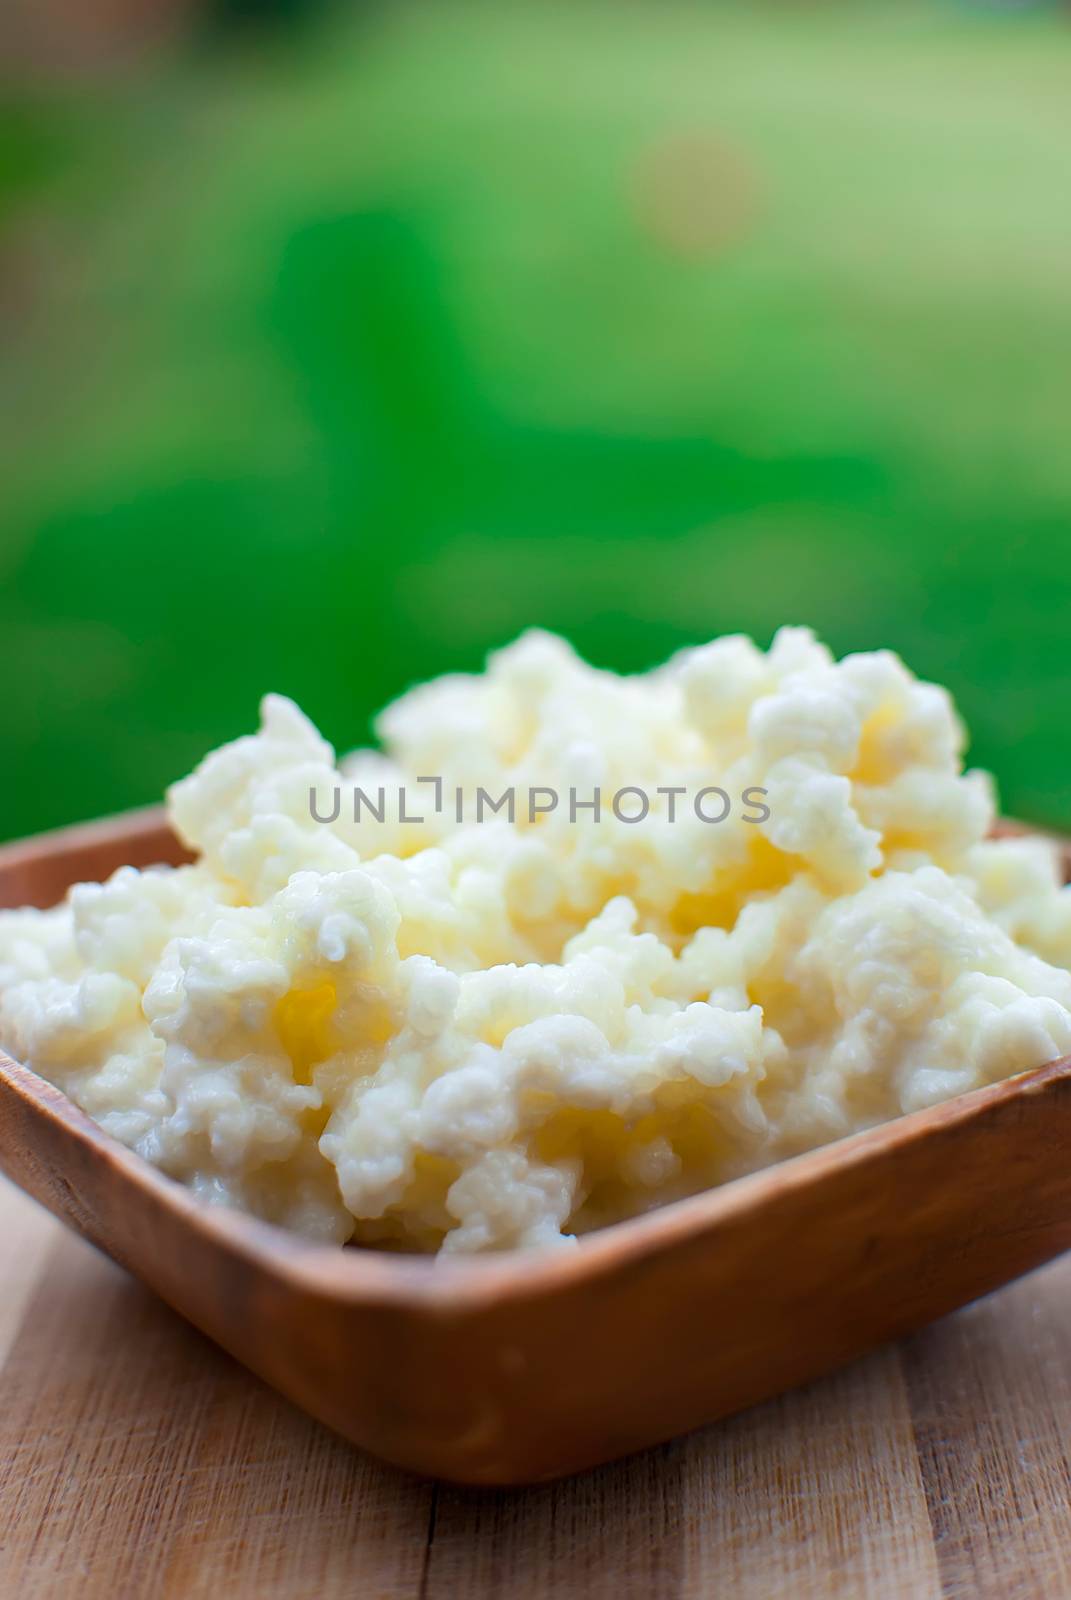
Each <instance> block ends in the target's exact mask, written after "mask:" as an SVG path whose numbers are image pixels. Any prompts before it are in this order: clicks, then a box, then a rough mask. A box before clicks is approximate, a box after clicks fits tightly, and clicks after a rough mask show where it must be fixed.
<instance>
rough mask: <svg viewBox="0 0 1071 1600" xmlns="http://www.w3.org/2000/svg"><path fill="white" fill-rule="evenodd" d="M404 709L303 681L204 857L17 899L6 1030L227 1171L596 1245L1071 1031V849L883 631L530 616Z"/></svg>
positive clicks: (189, 812)
mask: <svg viewBox="0 0 1071 1600" xmlns="http://www.w3.org/2000/svg"><path fill="white" fill-rule="evenodd" d="M379 733H380V735H381V740H382V745H383V750H382V752H358V753H357V754H356V755H354V756H352V757H350V758H348V759H347V760H346V761H345V762H343V763H342V771H341V772H340V771H339V769H338V768H336V766H335V763H334V756H333V752H332V751H331V749H330V747H329V746H327V745H326V744H325V743H324V741H323V740H322V739H321V738H320V736H319V735H318V734H317V732H316V730H315V729H314V728H313V727H312V725H311V724H310V723H309V722H308V721H307V720H306V719H305V718H304V717H303V716H302V714H301V713H300V711H298V709H297V708H296V707H295V706H294V705H293V704H292V703H291V702H289V701H287V700H284V699H281V698H280V697H276V696H269V697H268V699H267V700H265V702H264V705H263V707H262V720H261V727H260V730H259V732H258V733H257V734H255V735H253V736H251V737H248V738H243V739H239V740H237V741H236V742H235V743H233V744H231V745H228V746H225V747H224V748H223V749H222V750H220V751H217V752H216V753H215V754H213V755H211V756H209V757H208V758H207V759H206V760H205V761H204V762H203V763H202V764H201V765H200V767H198V768H197V770H196V771H195V772H194V773H193V774H192V775H191V776H190V777H189V778H186V779H184V780H183V781H182V782H180V783H178V784H176V785H175V786H174V787H173V789H172V790H171V792H170V794H169V797H168V803H169V811H170V815H171V819H172V823H173V826H174V827H175V829H176V832H177V833H178V834H179V835H180V837H181V838H182V839H183V840H184V841H185V842H186V843H187V844H188V845H189V846H190V848H191V849H192V850H193V851H195V852H196V853H197V856H198V860H197V862H196V864H195V865H192V866H185V867H179V868H157V869H152V870H149V871H144V872H137V871H135V870H134V869H132V868H123V869H121V870H120V871H119V872H117V873H116V874H115V875H114V876H113V877H112V878H111V879H110V880H109V881H108V882H107V883H106V884H103V885H93V884H86V885H80V886H78V887H77V888H75V889H74V890H72V891H71V893H70V895H69V897H68V900H67V902H66V903H65V904H64V905H62V906H60V907H57V908H56V909H54V910H52V911H47V912H39V911H32V910H25V911H15V912H5V913H0V1042H2V1043H3V1045H4V1047H5V1048H6V1049H8V1050H9V1051H10V1052H11V1054H13V1055H14V1056H15V1057H16V1058H18V1059H20V1060H22V1061H24V1062H25V1063H26V1064H27V1065H29V1066H30V1067H32V1068H34V1069H35V1070H36V1071H38V1072H39V1073H41V1074H42V1075H43V1076H45V1077H47V1078H49V1079H50V1080H51V1081H53V1082H54V1083H56V1084H57V1085H59V1087H61V1088H62V1089H63V1090H64V1091H65V1092H66V1093H68V1094H69V1095H70V1096H71V1097H72V1098H73V1099H74V1100H75V1101H76V1102H77V1103H78V1104H80V1105H81V1106H83V1107H84V1108H85V1110H86V1111H87V1112H89V1114H90V1115H92V1116H93V1117H95V1118H96V1119H97V1120H98V1121H99V1122H100V1123H101V1124H102V1125H103V1126H104V1127H105V1128H106V1129H107V1130H108V1131H109V1132H111V1133H112V1134H113V1135H115V1136H116V1137H117V1138H119V1139H121V1140H122V1141H123V1142H125V1143H126V1144H128V1145H130V1146H132V1147H133V1148H134V1149H136V1150H137V1151H138V1152H139V1153H140V1154H141V1155H143V1156H144V1157H145V1158H146V1159H148V1160H150V1161H152V1162H154V1163H156V1164H157V1165H158V1166H160V1167H161V1168H162V1169H163V1170H164V1171H166V1172H168V1173H170V1174H171V1175H172V1176H174V1177H177V1178H179V1179H181V1180H183V1181H185V1182H187V1183H189V1184H190V1185H192V1187H193V1188H194V1189H195V1191H197V1192H198V1193H199V1194H200V1195H202V1196H203V1197H204V1198H205V1199H206V1200H211V1201H219V1202H223V1203H227V1204H231V1205H235V1206H239V1207H242V1208H245V1209H247V1210H250V1211H252V1212H254V1213H256V1214H257V1215H260V1216H262V1217H265V1218H267V1219H269V1220H271V1221H274V1222H278V1223H281V1224H282V1225H284V1226H287V1227H291V1228H295V1229H298V1230H300V1231H302V1232H304V1233H306V1234H308V1235H310V1236H312V1237H314V1238H319V1239H327V1240H336V1241H338V1242H340V1243H341V1242H344V1241H346V1240H348V1239H352V1240H354V1241H355V1242H358V1243H367V1244H382V1245H389V1246H392V1247H397V1248H406V1249H416V1250H438V1249H443V1250H446V1251H479V1250H489V1249H502V1248H510V1247H514V1246H532V1245H556V1246H561V1245H563V1244H565V1245H568V1244H570V1243H571V1242H572V1241H573V1240H574V1239H575V1238H576V1237H577V1236H579V1235H580V1234H582V1233H584V1232H585V1231H587V1230H589V1229H591V1228H595V1227H598V1226H600V1225H603V1224H606V1223H608V1222H612V1221H616V1220H618V1219H620V1218H623V1217H627V1216H630V1215H634V1214H636V1213H638V1212H641V1211H644V1210H646V1209H648V1208H650V1207H651V1206H654V1205H659V1204H663V1203H665V1202H667V1201H669V1200H672V1199H675V1198H678V1197H680V1196H683V1195H686V1194H690V1193H693V1192H695V1191H697V1190H700V1189H703V1188H706V1187H709V1186H711V1185H714V1184H718V1183H721V1182H724V1181H726V1180H727V1179H729V1178H732V1177H735V1176H738V1175H740V1174H742V1173H745V1172H748V1171H751V1170H754V1169H755V1168H757V1167H761V1166H764V1165H767V1164H769V1163H771V1162H774V1161H777V1160H779V1159H781V1158H782V1157H784V1156H787V1155H790V1154H794V1153H797V1152H799V1151H802V1150H805V1149H809V1148H811V1147H814V1146H816V1145H819V1144H822V1143H825V1142H827V1141H829V1140H831V1139H836V1138H839V1137H841V1136H842V1135H844V1134H847V1133H850V1132H852V1131H855V1130H857V1129H860V1128H864V1127H867V1126H870V1125H873V1124H875V1123H878V1122H881V1121H884V1120H887V1119H889V1118H891V1117H895V1116H897V1115H899V1114H901V1113H903V1112H905V1111H910V1110H914V1109H917V1108H920V1107H923V1106H926V1105H930V1104H933V1103H935V1102H937V1101H939V1100H943V1099H947V1098H949V1097H951V1096H953V1095H956V1094H959V1093H962V1092H963V1091H965V1090H967V1089H971V1088H974V1087H977V1086H979V1085H981V1084H983V1083H986V1082H990V1081H992V1080H993V1079H994V1078H998V1077H1006V1076H1009V1075H1011V1074H1013V1073H1015V1072H1019V1071H1023V1070H1026V1069H1028V1068H1030V1067H1034V1066H1038V1065H1040V1064H1042V1063H1043V1062H1045V1061H1047V1060H1050V1059H1053V1058H1054V1057H1056V1056H1059V1055H1062V1054H1065V1053H1067V1052H1068V1051H1071V973H1069V972H1068V970H1067V968H1068V966H1069V965H1071V895H1069V892H1068V891H1067V890H1065V889H1064V888H1063V887H1062V884H1061V879H1060V873H1059V870H1058V864H1057V861H1056V858H1055V854H1054V852H1053V850H1052V849H1051V848H1050V847H1049V846H1048V845H1047V844H1046V843H1045V842H1044V841H1042V840H1038V839H1029V840H1027V839H1023V840H1002V841H994V840H991V839H988V838H987V834H988V833H989V831H990V828H991V824H992V821H993V813H994V805H993V798H992V794H991V788H990V785H989V782H988V780H987V779H986V778H985V777H984V775H982V774H978V773H964V772H963V771H962V763H961V751H962V744H963V734H962V729H961V727H960V724H959V722H958V720H957V718H956V715H955V713H954V710H953V707H952V705H951V702H950V700H949V698H948V696H947V694H946V693H945V692H944V691H943V690H942V689H939V688H937V687H935V686H933V685H930V684H924V683H920V682H919V681H917V680H916V679H915V678H914V677H913V676H912V675H911V674H910V673H909V672H908V671H907V669H906V668H905V667H904V666H903V665H902V663H901V662H900V661H899V660H898V659H897V658H896V657H895V656H893V655H891V654H890V653H888V652H876V653H871V654H861V655H855V656H850V657H847V658H845V659H844V660H842V661H840V662H835V661H834V660H833V659H832V657H831V656H830V654H829V652H828V651H827V650H826V649H825V648H824V647H823V646H822V645H820V644H819V643H818V642H817V641H816V640H815V639H814V637H813V636H812V635H811V634H810V633H809V632H807V631H806V630H803V629H783V630H782V631H781V632H780V633H779V634H778V635H777V637H776V638H775V640H774V643H773V645H772V646H771V648H770V650H769V652H765V653H764V652H762V651H760V650H759V649H757V648H756V647H755V646H754V645H753V644H752V643H751V642H750V641H748V640H746V639H743V638H739V637H730V638H724V639H719V640H715V641H714V642H713V643H712V644H709V645H706V646H703V647H702V648H700V649H697V650H693V651H687V652H684V653H683V654H681V655H680V656H678V657H676V658H674V659H673V660H671V661H670V662H669V663H667V664H666V665H665V666H664V667H662V668H660V669H658V670H657V671H655V672H651V673H648V674H644V675H640V676H635V677H629V678H619V677H616V676H615V675H613V674H610V673H602V672H596V671H594V670H592V669H591V668H589V667H587V666H585V665H584V664H583V663H582V662H581V661H580V660H579V659H578V658H577V657H576V656H575V655H574V654H573V652H572V651H571V650H570V648H569V647H568V646H567V645H566V644H565V643H564V642H563V641H561V640H559V639H556V638H553V637H552V636H550V635H547V634H542V633H530V634H527V635H525V636H523V637H522V638H521V639H519V640H518V641H517V642H516V643H515V644H513V645H511V646H510V647H508V648H507V649H505V650H503V651H500V652H499V653H497V654H496V655H495V656H493V657H492V658H491V660H490V662H489V664H488V669H487V671H486V673H485V674H483V675H479V676H474V677H467V676H465V677H463V676H452V677H448V678H444V679H441V680H438V681H436V682H433V683H431V684H428V685H426V686H423V687H421V688H419V689H416V690H413V691H411V692H410V693H409V694H408V695H406V696H404V697H403V698H402V699H401V700H400V701H398V702H397V703H396V704H395V705H394V706H392V707H390V708H389V709H388V710H387V711H386V712H385V713H383V715H382V717H381V719H380V723H379Z"/></svg>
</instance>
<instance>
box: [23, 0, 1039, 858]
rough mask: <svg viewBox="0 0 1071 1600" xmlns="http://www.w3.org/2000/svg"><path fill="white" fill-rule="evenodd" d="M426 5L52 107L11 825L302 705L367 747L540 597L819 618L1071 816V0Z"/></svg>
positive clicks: (729, 623)
mask: <svg viewBox="0 0 1071 1600" xmlns="http://www.w3.org/2000/svg"><path fill="white" fill-rule="evenodd" d="M388 17H389V20H382V19H381V20H378V21H377V22H375V23H374V24H373V23H367V24H365V25H364V26H362V27H356V28H348V29H346V28H342V27H340V26H339V25H336V27H335V29H334V30H333V31H332V32H330V33H328V34H324V35H321V34H319V33H316V32H314V31H307V32H306V33H305V34H303V35H302V36H301V37H300V38H298V39H296V40H294V41H292V43H291V44H290V46H289V47H286V46H285V45H284V42H283V41H280V42H279V44H278V46H277V47H276V48H275V49H274V50H273V51H272V53H271V54H268V55H266V54H265V52H264V49H263V47H261V48H260V49H259V51H254V50H253V49H252V47H251V46H245V47H244V53H243V52H242V51H239V50H238V49H237V48H233V49H231V50H228V51H225V52H222V53H220V54H218V55H217V56H215V57H210V56H206V55H204V54H201V55H198V56H197V57H196V58H191V59H189V60H188V61H185V62H182V63H178V64H173V65H171V66H170V67H168V68H167V69H166V70H164V69H161V68H158V69H156V70H155V71H154V72H153V73H152V74H151V75H148V76H145V77H143V78H142V79H141V80H140V81H136V82H133V83H131V84H128V85H127V86H125V87H122V88H117V87H116V86H115V85H109V86H108V89H107V93H105V92H104V91H103V90H102V91H101V92H100V93H99V94H94V93H90V92H89V91H87V90H84V89H83V90H81V91H79V92H78V94H77V95H76V94H75V93H74V92H73V91H72V92H71V93H69V94H67V95H64V96H57V95H53V96H51V97H49V98H48V99H44V98H43V97H38V98H34V97H27V96H23V97H21V98H20V100H19V102H18V104H17V105H16V106H13V108H12V110H11V112H10V119H9V122H8V123H7V124H5V128H6V129H7V130H8V131H9V137H8V141H7V142H8V145H9V148H10V147H16V148H17V149H18V150H19V151H24V152H25V153H26V154H25V160H23V159H21V158H19V159H16V160H14V161H13V160H12V159H11V158H10V157H9V158H8V159H7V160H6V161H0V203H2V204H3V206H4V207H5V209H6V211H7V213H8V216H9V225H8V230H7V237H6V242H5V244H4V246H3V254H2V257H0V259H2V260H3V262H4V265H5V267H6V274H5V282H10V283H12V284H14V286H15V287H14V291H13V295H12V294H9V296H8V298H9V299H11V300H12V303H13V305H14V314H13V315H12V316H11V317H10V318H9V319H8V320H9V330H10V333H9V337H8V338H7V340H6V343H7V347H8V349H7V357H6V360H5V363H4V368H3V373H2V376H0V439H2V440H3V444H4V447H5V449H4V454H5V462H4V467H3V494H4V498H5V506H6V509H5V512H4V516H3V531H2V538H0V575H2V590H0V627H2V630H3V636H4V639H5V642H6V645H7V660H8V664H9V666H8V671H9V683H10V687H9V690H8V693H7V694H6V695H5V697H4V700H3V711H2V715H0V737H2V739H3V747H4V749H5V751H6V752H7V756H8V771H9V774H10V777H9V781H8V783H6V784H5V785H4V786H3V791H2V799H0V833H2V834H4V835H13V834H17V833H21V832H27V831H30V830H33V829H36V828H39V827H44V826H47V825H50V824H53V823H57V822H61V821H64V820H67V819H70V818H74V817H78V816H86V815H92V814H94V813H99V812H102V811H105V810H108V809H112V808H115V807H118V806H122V805H127V804H133V803H136V802H139V801H142V800H146V799H150V798H152V797H154V796H155V795H157V794H158V793H159V792H160V790H161V788H162V786H163V784H164V783H165V782H166V781H168V780H169V779H170V778H171V777H174V776H176V775H177V774H178V773H180V772H181V771H183V770H185V769H186V768H187V767H188V766H189V764H190V763H191V762H192V761H193V760H194V759H195V758H196V757H197V756H198V755H200V754H201V753H203V751H204V750H206V749H207V748H209V747H210V746H211V745H212V744H213V743H217V742H219V741H221V740H223V739H225V738H227V737H229V736H232V735H233V734H235V733H236V732H239V731H242V730H244V729H246V728H248V727H249V726H250V725H251V724H252V722H253V719H254V715H255V705H256V701H257V698H258V696H259V695H260V694H261V693H262V692H263V691H264V690H265V689H268V688H277V689H281V690H283V691H285V692H288V693H291V694H294V695H295V696H296V697H297V698H298V699H299V700H300V701H301V702H302V704H303V705H305V706H306V708H307V709H308V710H309V711H310V713H311V714H312V715H313V716H314V717H315V718H316V719H317V720H318V721H319V722H320V724H321V725H322V726H323V728H324V731H325V732H326V733H327V734H328V735H329V736H330V737H332V738H334V739H336V740H337V741H338V742H339V743H340V745H343V746H346V745H349V744H352V743H353V742H355V741H356V740H358V739H359V738H361V737H363V736H364V735H365V733H366V731H367V725H368V718H369V715H370V714H371V713H372V712H373V711H374V710H375V709H376V708H377V707H378V706H379V705H380V704H382V703H383V701H384V700H385V699H387V698H388V697H390V696H391V695H393V694H395V693H396V692H398V691H399V690H400V689H402V688H403V687H404V686H405V685H406V684H407V683H408V682H409V681H411V680H412V679H414V678H418V677H423V676H426V675H427V674H429V673H433V672H437V671H440V670H443V669H445V668H450V667H456V666H461V667H472V666H476V665H477V664H478V663H479V661H480V659H481V656H482V654H483V653H484V652H485V650H486V649H487V648H488V647H489V646H492V645H494V644H496V643H499V642H501V641H502V640H504V639H505V638H507V637H509V636H510V635H511V634H513V633H515V632H516V631H517V630H518V629H520V628H521V627H523V626H524V625H526V624H527V623H530V622H541V623H544V624H546V625H549V626H551V627H557V628H561V629H564V630H565V631H566V632H567V633H568V634H569V635H570V636H571V637H572V638H573V639H574V640H575V641H576V643H577V644H578V645H579V646H580V647H581V648H582V649H583V650H584V651H586V652H587V653H588V654H590V655H591V656H592V657H593V658H594V659H595V660H597V661H599V662H600V663H605V664H608V665H614V666H617V667H620V668H638V667H642V666H645V665H647V664H649V663H651V662H653V661H655V660H658V659H659V658H661V657H662V656H664V655H665V654H666V653H667V652H668V651H669V650H672V649H674V648H676V647H678V646H679V645H681V644H683V643H687V642H690V641H695V640H699V639H703V638H707V637H710V636H711V635H713V634H715V633H717V632H720V631H724V630H727V629H731V630H736V629H745V630H747V631H751V632H754V633H755V634H756V635H757V636H758V637H759V638H760V639H763V640H765V639H767V638H768V637H769V635H770V633H771V631H772V629H773V628H774V627H776V626H777V625H778V624H779V623H781V622H783V621H785V620H792V621H807V622H811V623H813V624H814V626H816V627H817V628H818V629H819V631H820V632H821V633H823V634H824V635H825V636H826V637H827V638H828V639H829V641H830V642H831V643H832V644H833V645H834V646H835V647H836V648H837V649H838V650H847V649H859V648H868V647H873V646H875V645H891V646H893V647H894V648H896V649H898V650H900V651H901V652H902V654H903V655H904V656H905V659H907V661H908V662H909V663H910V664H911V665H912V666H913V667H914V668H915V669H916V670H917V671H919V672H920V673H922V674H924V675H927V676H933V677H936V678H938V679H940V680H941V681H943V682H946V683H948V684H949V685H950V686H951V687H952V688H953V690H954V692H955V694H956V696H957V698H958V700H959V702H960V705H961V707H962V708H963V711H964V713H965V716H966V718H967V720H968V722H969V724H970V726H971V728H972V731H973V734H974V743H973V748H972V756H973V758H974V759H975V760H977V761H979V762H981V763H983V764H985V765H988V766H990V767H992V768H994V769H995V770H996V772H997V774H998V776H999V779H1000V783H1001V788H1002V791H1003V795H1004V798H1005V802H1006V804H1007V805H1008V807H1009V809H1011V810H1013V811H1017V812H1020V813H1022V814H1024V815H1029V816H1034V817H1037V818H1038V819H1040V820H1044V821H1047V822H1050V823H1055V824H1059V823H1063V824H1065V825H1067V826H1069V827H1071V799H1069V780H1071V722H1069V719H1068V717H1067V716H1066V714H1065V706H1066V704H1067V703H1068V693H1067V691H1068V688H1069V687H1071V666H1069V665H1068V650H1067V646H1066V643H1065V627H1066V624H1067V621H1068V619H1069V617H1071V574H1069V570H1068V567H1069V563H1068V555H1069V554H1071V517H1069V511H1071V449H1069V448H1068V374H1069V373H1071V204H1069V203H1068V199H1069V196H1071V137H1069V135H1071V29H1069V27H1068V24H1067V22H1066V20H1065V19H1064V18H1063V17H1061V16H1059V15H1057V14H1056V13H1049V12H1048V11H1043V12H1038V13H1036V14H1033V13H1030V14H1016V15H1007V16H1000V15H995V14H988V15H983V14H976V13H971V12H969V11H967V10H957V9H954V8H952V7H943V6H933V7H923V6H909V7H893V6H885V5H878V6H871V7H866V8H858V9H856V8H847V7H843V8H842V7H839V6H820V7H815V8H808V9H807V10H805V11H800V12H797V11H795V10H792V9H789V8H780V7H779V8H759V9H755V8H750V9H747V10H745V9H743V8H741V9H738V10H736V9H733V10H724V9H718V8H715V9H714V10H710V9H708V8H702V9H701V8H699V7H690V6H683V5H682V6H669V7H667V6H662V7H657V8H651V9H650V10H647V9H642V8H639V7H637V8H629V7H626V8H615V9H614V10H613V11H612V13H611V12H610V11H609V10H608V9H607V8H605V7H603V6H579V7H572V8H569V9H568V10H566V9H564V8H562V9H557V8H554V7H550V8H546V7H542V6H541V7H538V8H528V7H526V8H515V7H511V6H505V7H500V8H496V9H491V8H490V7H487V8H479V9H474V8H465V9H460V8H458V7H451V8H448V9H445V10H442V9H440V10H438V11H434V12H432V11H423V10H408V9H407V10H399V11H393V12H391V13H389V14H388ZM12 130H13V131H12ZM696 152H698V154H696ZM12 174H13V175H12ZM667 194H668V198H667ZM667 206H668V207H669V214H670V221H669V223H668V224H667V223H666V221H665V216H666V207H667ZM678 225H679V226H680V227H683V229H684V234H685V239H686V242H687V240H689V239H695V240H696V241H697V243H696V248H694V249H689V248H685V249H683V250H682V249H680V248H678V246H677V245H676V244H675V239H676V238H677V232H675V229H677V228H678Z"/></svg>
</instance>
